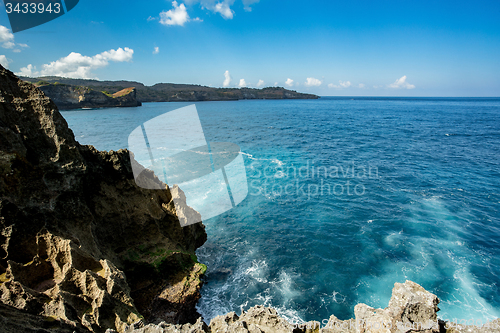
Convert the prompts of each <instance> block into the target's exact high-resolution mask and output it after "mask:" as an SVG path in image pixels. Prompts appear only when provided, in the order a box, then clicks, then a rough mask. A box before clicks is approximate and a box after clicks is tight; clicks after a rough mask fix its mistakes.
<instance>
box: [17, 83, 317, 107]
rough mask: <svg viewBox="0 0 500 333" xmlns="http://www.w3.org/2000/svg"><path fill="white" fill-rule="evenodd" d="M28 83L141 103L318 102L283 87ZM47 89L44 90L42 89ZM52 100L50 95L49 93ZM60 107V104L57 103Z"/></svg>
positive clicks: (309, 96)
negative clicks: (132, 94)
mask: <svg viewBox="0 0 500 333" xmlns="http://www.w3.org/2000/svg"><path fill="white" fill-rule="evenodd" d="M21 79H23V80H24V81H28V82H31V83H35V84H37V85H38V84H42V85H47V84H50V83H52V84H55V82H58V83H59V84H65V85H70V86H83V87H88V88H91V89H93V90H95V91H99V92H103V93H108V94H109V95H113V96H114V97H116V96H115V95H116V94H117V93H120V92H121V91H122V90H124V89H127V88H129V89H130V87H134V88H135V90H136V92H137V101H139V102H182V101H188V102H197V101H228V100H240V99H316V98H319V97H318V96H316V95H312V94H304V93H299V92H296V91H293V90H288V89H285V88H282V87H267V88H263V89H254V88H212V87H206V86H200V85H194V84H174V83H157V84H155V85H152V86H145V85H144V84H142V83H140V82H134V81H97V80H85V79H69V78H62V77H57V76H47V77H39V78H28V77H22V78H21ZM42 90H43V89H42ZM45 93H47V94H48V96H49V97H51V98H52V96H51V95H50V92H47V91H45ZM56 104H57V102H56Z"/></svg>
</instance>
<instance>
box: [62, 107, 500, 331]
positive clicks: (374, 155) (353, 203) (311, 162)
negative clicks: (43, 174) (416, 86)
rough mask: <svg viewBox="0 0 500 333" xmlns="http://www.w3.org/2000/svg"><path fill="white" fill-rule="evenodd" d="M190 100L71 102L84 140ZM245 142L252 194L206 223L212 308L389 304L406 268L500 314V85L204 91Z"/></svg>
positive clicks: (454, 307)
mask: <svg viewBox="0 0 500 333" xmlns="http://www.w3.org/2000/svg"><path fill="white" fill-rule="evenodd" d="M191 104H192V103H178V102H172V103H145V104H144V105H143V106H142V107H138V108H109V109H96V110H74V111H63V112H61V113H62V114H63V116H64V117H65V119H66V120H67V121H68V123H69V126H70V127H71V128H72V129H73V131H74V133H75V136H76V139H77V140H78V141H79V142H80V143H82V144H91V145H94V146H95V147H96V148H97V149H100V150H118V149H121V148H127V139H128V135H129V134H130V133H131V132H132V131H133V130H134V129H135V128H136V127H137V126H139V125H141V124H142V123H144V122H145V121H147V120H149V119H151V118H154V117H156V116H158V115H161V114H163V113H165V112H168V111H172V110H175V109H178V108H180V107H183V106H187V105H191ZM195 105H196V108H197V110H198V114H199V117H200V121H201V124H202V126H203V131H204V134H205V137H206V139H207V141H212V142H215V141H219V142H232V143H235V144H237V145H239V147H240V148H241V154H242V155H243V159H244V163H245V167H246V174H247V179H248V190H249V193H248V196H247V197H246V198H245V199H244V200H243V201H242V202H241V203H240V204H239V205H237V206H236V207H234V208H232V209H231V210H229V211H227V212H225V213H224V214H222V215H219V216H216V217H213V218H211V219H208V220H206V221H203V223H204V224H205V226H206V230H207V234H208V241H207V242H206V244H205V245H204V246H202V247H201V248H200V249H198V251H197V255H198V258H199V261H200V262H203V263H205V264H206V265H207V266H208V270H207V274H206V282H205V285H204V286H203V288H202V291H201V293H202V297H201V300H200V301H199V303H198V306H197V309H198V311H199V312H200V313H201V314H202V315H203V317H204V319H205V320H206V321H209V320H210V319H212V318H213V317H215V316H217V315H221V314H225V313H227V312H229V311H235V312H236V313H237V314H239V313H240V311H241V310H246V309H248V308H249V307H251V306H253V305H256V304H264V305H266V306H272V307H274V308H276V309H277V310H278V312H279V313H280V315H282V316H284V317H286V318H287V319H288V320H290V321H292V322H302V321H309V320H318V321H322V320H324V319H328V318H329V317H330V315H331V314H335V315H336V316H337V317H339V318H340V319H348V318H351V317H353V315H354V306H355V305H356V304H357V303H360V302H361V303H365V304H368V305H370V306H372V307H382V308H383V307H386V306H387V305H388V302H389V299H390V296H391V290H392V288H393V286H394V283H395V282H404V281H405V280H412V281H414V282H416V283H418V284H420V285H422V286H423V287H424V288H425V289H427V290H428V291H430V292H432V293H435V294H436V295H437V296H438V297H439V298H440V299H441V303H440V305H439V308H440V309H441V311H440V312H438V315H439V317H440V318H442V319H445V320H454V319H457V320H458V321H460V320H462V321H463V320H467V321H469V323H470V320H473V321H474V323H478V322H482V323H485V322H486V321H488V320H492V319H494V318H497V317H500V289H499V288H500V286H499V281H500V99H498V98H375V97H374V98H369V97H350V98H347V97H338V98H335V97H323V98H321V99H318V100H244V101H225V102H200V103H195Z"/></svg>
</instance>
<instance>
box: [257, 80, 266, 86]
mask: <svg viewBox="0 0 500 333" xmlns="http://www.w3.org/2000/svg"><path fill="white" fill-rule="evenodd" d="M263 85H264V81H263V80H259V82H257V88H259V87H262V86H263Z"/></svg>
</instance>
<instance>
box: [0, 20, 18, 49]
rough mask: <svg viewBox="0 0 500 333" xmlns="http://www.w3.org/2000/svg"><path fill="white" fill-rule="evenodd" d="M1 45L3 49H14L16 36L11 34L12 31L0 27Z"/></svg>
mask: <svg viewBox="0 0 500 333" xmlns="http://www.w3.org/2000/svg"><path fill="white" fill-rule="evenodd" d="M0 43H2V47H3V48H6V49H11V48H13V47H14V46H15V45H16V44H15V43H14V34H13V33H12V32H10V29H9V28H7V27H4V26H3V25H0Z"/></svg>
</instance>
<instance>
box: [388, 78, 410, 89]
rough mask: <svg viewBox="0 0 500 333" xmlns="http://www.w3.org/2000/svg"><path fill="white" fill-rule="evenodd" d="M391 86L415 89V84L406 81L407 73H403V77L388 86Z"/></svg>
mask: <svg viewBox="0 0 500 333" xmlns="http://www.w3.org/2000/svg"><path fill="white" fill-rule="evenodd" d="M388 87H389V88H394V89H413V88H415V86H414V85H413V84H410V83H408V82H406V75H403V76H402V77H401V78H399V79H397V80H396V81H395V82H394V83H392V84H390V85H389V86H388Z"/></svg>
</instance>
